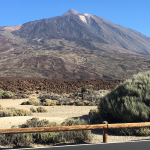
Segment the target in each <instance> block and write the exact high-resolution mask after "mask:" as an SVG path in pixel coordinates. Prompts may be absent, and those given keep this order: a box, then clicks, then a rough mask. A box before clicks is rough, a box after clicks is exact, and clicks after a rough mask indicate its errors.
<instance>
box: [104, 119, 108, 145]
mask: <svg viewBox="0 0 150 150" xmlns="http://www.w3.org/2000/svg"><path fill="white" fill-rule="evenodd" d="M103 124H106V125H107V124H108V122H107V121H103ZM103 143H108V126H107V127H106V128H103Z"/></svg>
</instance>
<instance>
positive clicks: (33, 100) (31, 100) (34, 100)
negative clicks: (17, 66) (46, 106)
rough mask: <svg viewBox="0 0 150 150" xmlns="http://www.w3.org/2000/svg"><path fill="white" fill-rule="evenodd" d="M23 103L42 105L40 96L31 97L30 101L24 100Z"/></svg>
mask: <svg viewBox="0 0 150 150" xmlns="http://www.w3.org/2000/svg"><path fill="white" fill-rule="evenodd" d="M21 105H36V106H37V105H41V101H40V99H38V98H34V97H33V98H30V99H29V100H28V101H25V102H22V103H21Z"/></svg>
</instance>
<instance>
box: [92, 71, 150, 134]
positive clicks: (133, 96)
mask: <svg viewBox="0 0 150 150" xmlns="http://www.w3.org/2000/svg"><path fill="white" fill-rule="evenodd" d="M149 89H150V71H148V72H144V73H139V74H137V75H134V76H133V78H132V79H129V80H126V81H125V82H124V83H122V84H120V85H119V86H118V87H116V88H115V89H114V90H112V91H111V92H110V93H109V94H107V95H106V96H105V97H103V98H102V99H101V101H100V103H99V105H98V115H97V116H95V118H96V119H95V120H94V119H93V118H92V121H93V122H96V123H97V120H98V121H99V123H102V121H104V120H106V121H108V123H134V122H150V117H149V116H150V92H149ZM110 131H111V132H113V133H116V134H119V135H150V128H138V129H136V128H132V129H130V128H126V129H111V130H110Z"/></svg>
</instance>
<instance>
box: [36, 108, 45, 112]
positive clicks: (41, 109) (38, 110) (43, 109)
mask: <svg viewBox="0 0 150 150" xmlns="http://www.w3.org/2000/svg"><path fill="white" fill-rule="evenodd" d="M36 110H37V112H38V113H43V112H47V109H46V108H44V107H38V108H37V109H36Z"/></svg>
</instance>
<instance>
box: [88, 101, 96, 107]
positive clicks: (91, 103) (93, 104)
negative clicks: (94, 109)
mask: <svg viewBox="0 0 150 150" xmlns="http://www.w3.org/2000/svg"><path fill="white" fill-rule="evenodd" d="M88 105H89V106H95V105H96V104H95V103H93V102H90V103H89V104H88Z"/></svg>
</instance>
